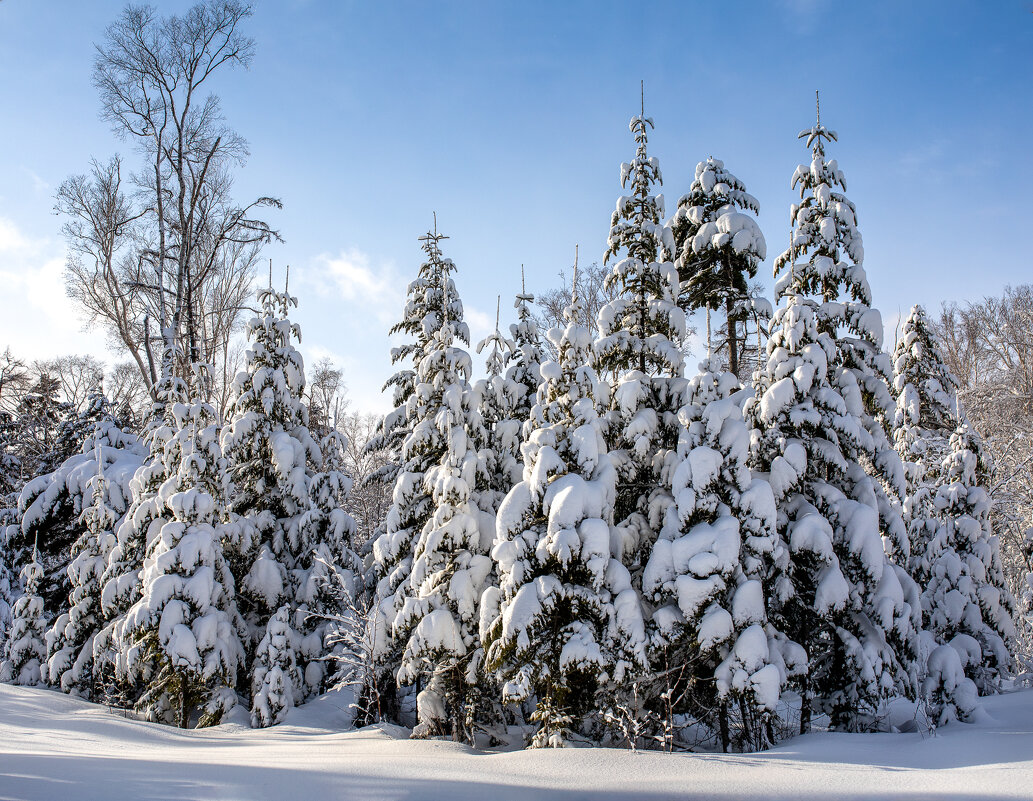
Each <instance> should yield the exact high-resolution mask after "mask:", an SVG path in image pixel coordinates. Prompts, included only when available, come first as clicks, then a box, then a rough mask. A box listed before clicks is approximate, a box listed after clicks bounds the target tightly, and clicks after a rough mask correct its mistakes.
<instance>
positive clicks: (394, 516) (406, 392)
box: [371, 226, 470, 718]
mask: <svg viewBox="0 0 1033 801" xmlns="http://www.w3.org/2000/svg"><path fill="white" fill-rule="evenodd" d="M445 238H446V237H444V236H443V235H442V234H438V233H437V230H436V226H435V231H434V232H433V233H431V232H428V233H427V234H426V235H425V236H423V237H420V242H421V243H422V245H421V247H422V249H423V251H424V252H425V253H426V254H427V258H426V261H424V262H423V264H421V265H420V270H419V275H418V276H417V278H416V279H415V280H414V281H412V282H411V283H410V284H409V294H408V301H407V302H406V305H405V312H404V315H403V317H402V320H401V322H399V323H398V324H397V325H395V326H394V328H392V329H391V330H392V333H403V334H406V335H408V336H409V337H410V341H408V342H406V343H405V344H404V345H401V346H399V347H397V348H394V349H392V351H391V360H392V362H393V363H395V364H398V363H400V362H404V361H405V360H406V359H410V358H411V359H412V360H413V362H414V365H413V366H414V368H415V367H416V366H418V365H419V363H420V362H421V361H422V359H423V356H424V354H426V353H427V351H428V349H429V347H430V342H431V341H432V340H433V338H434V337H435V336H436V335H437V333H438V332H439V331H440V330H441V327H442V326H443V325H444V324H445V321H446V320H447V321H448V324H449V325H450V326H451V327H452V332H453V334H452V336H453V341H458V342H462V343H464V344H467V345H469V343H470V331H469V328H468V326H467V325H466V323H464V322H463V303H462V301H461V300H460V298H459V293H458V292H457V291H456V287H455V283H454V282H453V280H452V278H451V274H452V273H453V272H454V271H455V269H456V267H455V264H454V263H453V262H452V260H451V259H448V258H445V256H444V255H443V254H442V252H441V240H442V239H445ZM416 384H417V377H416V371H415V369H403V370H400V371H399V372H398V373H396V374H395V375H394V377H392V378H391V379H389V381H388V383H387V385H385V388H386V387H387V386H394V387H395V402H396V404H397V408H396V409H395V410H394V411H393V412H391V413H390V414H388V416H387V417H386V418H385V419H384V422H383V424H382V426H381V427H380V430H379V431H380V433H379V437H378V439H379V441H380V442H382V443H383V445H384V447H388V448H390V449H391V450H392V453H393V457H392V459H393V462H394V467H393V468H391V471H390V473H391V474H393V478H391V479H390V480H392V481H393V482H394V490H393V493H392V500H391V507H390V508H389V509H388V513H387V517H386V519H385V521H384V524H383V526H382V527H381V529H378V533H377V536H376V539H375V540H374V542H373V549H372V550H373V552H372V560H371V561H372V571H371V573H372V575H371V583H372V584H373V586H374V590H373V594H374V603H375V608H376V611H375V613H374V615H373V621H372V622H373V625H374V626H375V628H376V632H375V636H374V648H373V651H374V655H375V657H376V661H377V664H378V666H379V672H380V677H381V679H380V681H379V682H378V683H379V685H380V687H381V689H382V690H383V691H385V694H384V696H383V697H382V699H381V700H382V703H383V709H384V713H385V714H386V715H387V716H388V717H389V718H397V717H398V713H399V711H400V710H399V709H398V708H397V699H396V698H394V697H392V695H391V690H390V688H391V687H392V686H393V685H394V682H395V677H396V674H397V672H398V669H399V668H400V666H401V659H402V647H403V646H404V641H400V640H398V639H397V638H394V637H391V636H390V630H389V629H390V627H391V624H392V621H393V620H394V618H395V615H396V613H397V612H398V610H397V609H396V608H395V605H394V604H395V600H396V598H395V593H396V591H397V590H398V588H399V586H400V585H401V584H402V582H403V581H405V580H406V578H407V577H408V576H409V572H410V570H411V569H412V560H413V551H414V549H415V546H416V540H417V538H418V537H419V536H420V533H421V532H422V531H423V528H424V525H425V524H426V523H427V521H428V520H429V519H430V518H431V515H432V513H433V511H434V502H433V499H432V497H431V491H430V490H429V489H428V488H427V487H426V485H425V482H424V478H425V476H426V474H427V472H428V471H429V470H430V469H431V468H432V467H433V466H434V465H435V464H440V463H441V457H442V454H443V452H444V442H443V440H442V439H441V438H440V437H431V436H429V432H431V431H432V430H433V428H434V421H433V419H428V418H427V417H425V415H427V414H435V413H436V412H437V409H434V408H433V407H431V406H429V405H428V404H427V403H426V402H425V401H424V400H423V399H421V398H419V397H417V395H416ZM386 475H388V474H385V476H386Z"/></svg>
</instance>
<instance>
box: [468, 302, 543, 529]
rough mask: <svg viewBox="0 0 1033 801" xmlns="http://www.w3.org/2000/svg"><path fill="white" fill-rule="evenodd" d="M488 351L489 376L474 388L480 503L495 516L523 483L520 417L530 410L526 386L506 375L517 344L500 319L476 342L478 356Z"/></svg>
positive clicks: (521, 422) (521, 419)
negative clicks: (479, 434)
mask: <svg viewBox="0 0 1033 801" xmlns="http://www.w3.org/2000/svg"><path fill="white" fill-rule="evenodd" d="M514 327H515V326H514ZM485 349H488V356H487V360H486V366H487V369H488V377H487V378H482V379H481V380H479V381H477V382H476V383H475V384H474V385H473V388H472V389H473V392H474V393H475V395H476V400H477V405H478V409H479V412H480V415H481V421H482V425H483V427H484V433H485V439H484V442H483V447H481V448H480V457H479V458H480V459H481V461H482V462H483V473H484V475H485V481H486V485H487V486H486V487H485V491H484V492H482V493H479V498H478V504H479V505H480V506H481V507H482V508H483V509H484V510H485V511H486V512H488V513H490V514H494V513H495V512H496V510H497V509H498V506H499V503H500V502H501V501H502V498H503V497H504V496H505V494H506V493H507V492H509V490H510V487H512V486H513V485H514V484H516V483H517V482H518V481H519V480H520V471H521V466H520V442H521V429H522V427H523V424H524V421H525V420H526V419H527V416H526V413H525V414H524V415H523V416H521V412H522V411H523V412H526V411H529V408H530V407H529V406H526V400H525V397H524V396H525V395H526V393H527V386H526V385H525V384H523V383H521V382H519V381H516V380H514V379H513V378H511V377H510V375H509V373H510V372H512V370H510V371H507V372H506V373H505V374H503V370H504V369H505V367H506V365H507V364H508V363H509V362H510V361H511V360H512V359H513V358H514V356H515V355H516V353H517V345H516V342H515V341H513V340H512V339H509V338H507V337H505V336H503V334H502V332H501V331H500V330H499V326H498V320H497V319H496V321H495V331H494V332H493V333H491V334H489V335H488V336H487V337H485V338H484V339H482V340H481V341H480V342H478V343H477V353H482V352H484V350H485ZM521 355H522V354H521ZM536 389H537V387H536Z"/></svg>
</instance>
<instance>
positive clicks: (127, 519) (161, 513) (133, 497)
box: [93, 353, 188, 706]
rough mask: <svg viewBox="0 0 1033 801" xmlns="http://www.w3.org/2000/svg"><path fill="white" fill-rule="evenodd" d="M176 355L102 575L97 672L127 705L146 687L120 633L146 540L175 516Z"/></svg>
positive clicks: (180, 396) (159, 391) (108, 691)
mask: <svg viewBox="0 0 1033 801" xmlns="http://www.w3.org/2000/svg"><path fill="white" fill-rule="evenodd" d="M173 355H174V354H171V353H166V354H165V357H164V359H163V364H165V365H166V371H165V373H164V375H163V378H162V379H161V381H159V383H158V386H157V387H156V388H155V398H156V399H155V401H154V402H153V403H152V404H151V409H150V415H149V418H148V421H147V423H146V425H145V427H144V431H143V434H142V435H141V438H140V448H141V451H142V454H141V459H142V461H141V463H140V464H139V465H138V466H137V468H136V469H135V470H134V471H133V472H132V473H131V474H130V475H131V479H130V480H129V481H128V482H127V486H126V488H127V490H128V492H126V493H125V494H124V496H123V497H124V500H123V503H124V504H125V505H126V506H127V508H126V512H125V515H124V516H123V517H122V518H121V521H120V522H119V523H118V525H117V526H116V527H115V542H114V545H113V547H112V549H111V552H110V553H109V554H108V559H107V565H106V566H105V568H104V574H103V576H102V577H101V587H102V589H101V597H100V601H101V610H102V611H103V613H104V626H103V628H102V629H101V630H100V631H99V632H98V634H97V636H96V637H95V638H94V641H93V650H94V673H95V675H96V676H97V678H98V681H100V682H101V683H102V684H103V685H104V690H103V692H104V694H105V696H106V697H107V700H108V701H109V702H115V703H118V704H121V705H127V706H131V705H133V704H134V703H135V701H136V699H137V698H139V696H140V695H141V693H142V692H143V687H142V686H141V685H140V683H139V681H136V680H134V681H133V682H127V680H126V677H127V676H128V675H129V671H127V669H126V665H125V661H124V657H125V650H124V649H123V648H122V646H121V643H120V642H119V634H120V631H121V628H122V625H123V624H124V622H125V616H126V613H127V612H128V611H129V609H130V608H131V607H132V606H133V605H134V604H135V603H136V602H137V601H138V600H139V599H140V594H141V592H142V583H141V581H142V576H141V574H142V571H143V563H144V557H145V556H146V554H147V550H148V546H149V544H150V543H151V542H152V541H153V540H154V539H155V538H156V537H157V536H158V533H159V532H160V531H161V527H162V526H163V525H164V524H165V523H166V522H167V520H168V519H169V518H170V517H171V515H170V514H169V511H168V509H167V507H166V506H165V503H164V499H163V498H162V497H160V496H159V490H160V489H161V487H162V485H164V484H165V482H166V481H167V480H168V478H169V475H170V473H169V466H168V464H167V463H166V459H165V448H166V446H167V445H168V444H169V442H171V441H172V439H173V437H174V436H175V435H176V432H177V430H178V425H179V423H178V420H177V418H176V417H174V416H173V409H174V407H175V406H176V404H182V403H184V402H185V401H186V400H187V395H188V390H187V386H186V383H185V382H184V381H183V380H182V379H180V378H178V377H177V376H175V375H173V374H172V373H171V368H170V367H169V365H171V363H172V360H173ZM144 449H145V450H144ZM105 476H106V477H107V479H108V483H109V486H114V481H113V480H112V469H111V468H108V469H107V470H106V472H105Z"/></svg>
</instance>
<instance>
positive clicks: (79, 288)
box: [57, 0, 280, 392]
mask: <svg viewBox="0 0 1033 801" xmlns="http://www.w3.org/2000/svg"><path fill="white" fill-rule="evenodd" d="M250 15H251V8H250V6H248V5H246V4H244V3H241V2H239V0H205V1H204V2H201V3H198V4H197V5H195V6H193V7H192V8H190V9H188V10H187V11H186V13H184V14H183V15H181V16H177V15H172V16H168V17H159V16H158V15H157V13H156V11H155V9H154V8H152V7H150V6H147V5H139V6H137V5H129V6H127V7H126V8H125V10H124V11H123V12H122V14H121V16H120V17H119V18H118V19H117V20H116V21H115V22H114V23H112V24H111V25H110V26H109V27H108V29H107V30H106V32H105V36H104V40H103V42H102V43H101V44H100V45H99V46H98V47H97V57H96V60H95V63H94V71H93V78H94V84H95V85H96V87H97V89H98V91H99V92H100V99H101V115H102V117H103V118H104V119H106V120H107V121H108V122H110V123H111V125H112V127H113V129H114V131H115V132H116V134H117V135H119V136H120V137H121V138H123V139H125V140H128V141H130V142H132V143H133V144H134V145H135V146H136V149H137V150H138V152H139V153H140V154H141V157H142V159H143V165H142V168H141V169H140V171H139V172H138V173H137V174H135V175H134V176H133V178H132V190H133V191H132V192H130V191H128V190H127V189H125V188H124V187H123V177H122V169H121V161H120V160H119V158H118V157H115V158H113V159H112V160H110V161H109V162H107V163H106V164H100V163H97V162H95V163H94V164H93V169H92V171H91V173H90V175H82V176H75V177H73V178H70V179H69V180H68V181H66V182H65V184H63V185H62V187H61V189H60V191H59V192H58V203H57V210H58V211H59V212H60V213H62V214H64V215H65V216H66V217H67V218H68V221H67V224H66V227H65V233H66V235H67V236H68V239H69V242H70V244H71V253H72V255H71V258H70V260H69V268H68V273H67V275H68V292H69V294H70V296H71V297H72V298H73V299H75V300H77V301H79V302H80V303H81V304H82V305H83V307H84V308H85V309H86V310H87V312H88V313H89V314H90V315H91V316H92V317H93V318H94V319H99V320H101V321H102V322H103V323H104V324H105V327H106V328H107V330H108V333H109V334H110V336H111V338H112V340H113V341H114V342H115V343H116V344H117V345H118V346H119V347H120V348H121V349H124V350H125V352H127V353H128V354H129V355H130V357H131V358H132V359H133V362H134V363H135V364H136V365H137V368H138V369H139V370H140V373H141V377H142V379H143V381H144V384H145V385H146V387H147V388H148V390H149V391H151V392H153V388H154V386H155V384H156V383H157V381H158V378H159V376H160V375H161V374H164V373H168V372H176V373H178V374H179V375H181V376H186V375H187V372H188V368H187V365H188V364H189V363H194V362H207V363H209V364H216V365H217V364H218V362H219V361H220V359H219V355H220V354H223V355H224V354H225V352H226V350H227V348H228V347H229V343H230V341H231V339H232V336H233V333H234V332H235V330H236V327H237V325H238V322H239V319H240V315H241V312H242V310H243V309H244V308H245V305H246V303H247V298H248V296H249V295H250V294H251V289H252V276H253V272H254V266H255V264H256V262H257V260H258V256H259V252H260V250H261V248H262V246H263V245H264V244H266V243H268V242H269V241H270V240H272V239H279V235H278V234H277V232H276V231H274V230H273V229H272V228H271V227H270V226H269V225H268V224H267V223H266V222H264V221H262V220H260V219H258V218H257V217H256V216H255V215H256V213H257V212H258V211H259V209H261V208H263V207H266V208H268V207H273V208H279V207H280V202H279V201H278V200H276V199H275V198H271V197H260V198H258V199H257V200H254V201H252V202H251V203H249V204H245V205H239V204H237V203H235V202H234V201H233V198H232V192H231V190H232V184H233V182H232V169H233V167H234V166H239V165H241V164H243V162H244V160H245V158H246V156H247V152H248V151H247V144H246V142H245V141H244V139H243V138H241V137H240V136H239V135H238V134H237V133H235V132H234V131H233V130H232V129H230V128H229V127H228V126H227V125H226V122H225V120H224V118H223V115H222V110H221V108H220V104H219V99H218V97H217V96H216V95H215V94H212V93H210V92H209V91H208V90H209V81H210V79H211V77H212V76H213V75H214V74H215V73H217V72H218V71H219V70H220V68H222V67H233V66H241V67H247V65H248V64H249V63H250V60H251V57H252V53H253V50H254V43H253V41H252V40H251V39H250V38H249V37H247V36H245V35H244V34H243V33H242V31H241V26H242V24H243V22H244V20H246V19H247V17H249V16H250ZM152 326H154V327H156V328H157V331H152ZM154 343H160V347H161V354H160V355H156V354H155V352H154V348H153V344H154ZM159 361H161V362H162V363H161V364H160V365H159V363H158V362H159ZM223 383H226V382H223ZM209 390H210V391H211V387H209Z"/></svg>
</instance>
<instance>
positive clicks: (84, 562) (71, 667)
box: [47, 445, 118, 698]
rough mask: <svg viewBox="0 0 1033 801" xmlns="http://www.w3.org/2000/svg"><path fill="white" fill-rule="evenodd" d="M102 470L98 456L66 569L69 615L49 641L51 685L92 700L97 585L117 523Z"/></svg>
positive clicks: (97, 622)
mask: <svg viewBox="0 0 1033 801" xmlns="http://www.w3.org/2000/svg"><path fill="white" fill-rule="evenodd" d="M97 447H98V449H99V448H100V447H101V446H100V445H98V446H97ZM103 465H104V461H103V456H102V455H101V454H98V455H97V474H96V475H95V476H94V477H93V478H92V479H91V480H90V482H89V484H88V488H89V492H90V496H91V499H92V500H91V502H90V505H89V506H88V507H86V508H85V509H84V510H83V512H82V514H81V515H80V521H81V523H82V525H83V526H84V530H83V532H82V534H81V535H80V536H79V539H78V540H76V542H75V544H74V545H73V546H72V562H71V564H69V566H68V581H69V584H70V585H71V592H70V593H69V595H68V611H67V612H62V613H61V614H60V615H58V617H57V619H56V620H55V621H54V624H53V626H52V627H51V630H50V632H49V633H48V635H47V652H48V655H49V656H48V660H47V671H48V674H49V683H50V684H52V685H54V686H57V687H60V688H61V689H62V690H64V691H65V692H67V693H72V694H74V695H79V696H83V697H85V698H93V697H94V695H95V689H96V687H95V685H96V677H95V674H94V669H93V642H94V638H95V637H96V634H97V632H98V631H99V630H100V628H101V624H102V621H103V614H102V611H101V605H100V600H101V580H102V578H103V576H104V569H105V567H106V566H107V558H108V554H109V553H110V552H111V549H112V547H114V540H115V536H114V534H113V533H112V529H113V528H114V526H115V523H116V521H117V519H118V513H117V512H116V511H115V510H114V509H113V508H111V506H110V505H109V500H108V499H109V495H110V493H109V486H108V482H107V479H106V478H105V476H104V467H103Z"/></svg>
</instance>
